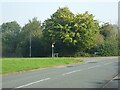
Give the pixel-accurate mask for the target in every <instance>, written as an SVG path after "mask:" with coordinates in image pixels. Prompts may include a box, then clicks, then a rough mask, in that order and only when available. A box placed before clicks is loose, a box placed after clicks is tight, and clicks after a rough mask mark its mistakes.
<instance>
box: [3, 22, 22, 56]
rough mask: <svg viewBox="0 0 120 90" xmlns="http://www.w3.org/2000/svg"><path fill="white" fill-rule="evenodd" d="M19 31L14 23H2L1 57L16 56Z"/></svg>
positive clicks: (18, 27)
mask: <svg viewBox="0 0 120 90" xmlns="http://www.w3.org/2000/svg"><path fill="white" fill-rule="evenodd" d="M20 29H21V27H20V25H19V24H18V23H17V22H16V21H12V22H7V23H3V24H2V25H1V33H2V55H3V56H16V47H17V44H18V43H19V42H18V36H19V34H20Z"/></svg>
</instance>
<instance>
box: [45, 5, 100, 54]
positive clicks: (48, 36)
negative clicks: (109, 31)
mask: <svg viewBox="0 0 120 90" xmlns="http://www.w3.org/2000/svg"><path fill="white" fill-rule="evenodd" d="M43 28H44V30H43V35H44V38H45V40H46V41H47V42H49V43H50V44H52V43H53V42H56V49H58V51H59V53H61V52H62V51H64V50H65V49H67V50H66V51H67V52H66V53H68V54H69V53H70V51H71V52H76V51H77V50H78V51H84V50H86V49H90V48H91V47H93V46H95V45H96V44H95V41H96V40H95V37H96V36H97V35H98V34H99V24H98V22H97V20H95V19H94V16H93V15H92V14H89V13H88V12H85V13H83V14H77V15H74V14H73V13H72V12H71V11H70V10H69V9H68V8H67V7H63V8H59V9H58V10H57V11H56V12H55V13H54V14H53V15H52V16H51V17H50V18H49V19H47V20H45V22H44V23H43ZM62 48H63V49H62ZM62 53H63V52H62Z"/></svg>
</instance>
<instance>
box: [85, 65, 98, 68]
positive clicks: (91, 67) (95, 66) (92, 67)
mask: <svg viewBox="0 0 120 90" xmlns="http://www.w3.org/2000/svg"><path fill="white" fill-rule="evenodd" d="M95 67H100V65H96V66H93V67H89V68H87V69H92V68H95Z"/></svg>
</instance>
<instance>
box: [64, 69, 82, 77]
mask: <svg viewBox="0 0 120 90" xmlns="http://www.w3.org/2000/svg"><path fill="white" fill-rule="evenodd" d="M82 70H83V69H80V70H75V71H71V72H68V73H64V74H62V75H63V76H64V75H67V74H71V73H75V72H79V71H82Z"/></svg>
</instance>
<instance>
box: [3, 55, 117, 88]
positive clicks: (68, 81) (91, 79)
mask: <svg viewBox="0 0 120 90" xmlns="http://www.w3.org/2000/svg"><path fill="white" fill-rule="evenodd" d="M76 59H83V60H85V63H80V64H71V65H66V66H58V67H54V68H48V69H43V70H34V71H28V72H24V73H18V74H10V75H3V76H2V88H16V89H19V88H102V87H104V85H105V84H106V83H108V82H109V81H110V80H111V79H112V78H113V77H114V76H116V75H117V74H118V57H96V58H95V57H94V58H76ZM117 87H118V86H116V88H117Z"/></svg>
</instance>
